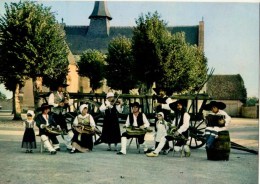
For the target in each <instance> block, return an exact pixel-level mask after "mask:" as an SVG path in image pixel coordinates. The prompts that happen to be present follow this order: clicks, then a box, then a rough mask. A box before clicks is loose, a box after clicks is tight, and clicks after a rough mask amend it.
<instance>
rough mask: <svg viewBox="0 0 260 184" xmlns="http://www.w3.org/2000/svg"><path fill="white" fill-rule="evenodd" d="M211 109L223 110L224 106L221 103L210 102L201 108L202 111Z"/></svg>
mask: <svg viewBox="0 0 260 184" xmlns="http://www.w3.org/2000/svg"><path fill="white" fill-rule="evenodd" d="M212 107H217V108H218V109H221V110H223V109H225V108H226V104H225V103H223V102H217V101H211V102H210V103H208V104H206V105H204V106H203V107H202V108H203V109H204V110H207V111H210V110H211V109H212Z"/></svg>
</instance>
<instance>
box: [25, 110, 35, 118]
mask: <svg viewBox="0 0 260 184" xmlns="http://www.w3.org/2000/svg"><path fill="white" fill-rule="evenodd" d="M26 114H31V115H32V117H34V112H33V111H32V110H28V111H27V113H26Z"/></svg>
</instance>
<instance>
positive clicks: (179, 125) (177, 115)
mask: <svg viewBox="0 0 260 184" xmlns="http://www.w3.org/2000/svg"><path fill="white" fill-rule="evenodd" d="M184 113H185V111H181V112H177V113H176V114H175V126H176V127H177V129H179V128H180V127H181V126H182V125H183V116H184ZM179 119H180V121H179V123H178V120H179ZM188 129H189V128H188ZM188 129H187V130H186V131H185V132H182V135H184V136H185V137H186V138H187V137H188Z"/></svg>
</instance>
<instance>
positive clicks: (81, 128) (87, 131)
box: [72, 123, 101, 135]
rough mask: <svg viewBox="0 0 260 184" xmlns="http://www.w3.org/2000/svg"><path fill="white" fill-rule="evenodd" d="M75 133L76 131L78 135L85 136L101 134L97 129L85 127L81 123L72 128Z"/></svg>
mask: <svg viewBox="0 0 260 184" xmlns="http://www.w3.org/2000/svg"><path fill="white" fill-rule="evenodd" d="M72 127H73V129H74V130H75V131H77V132H78V133H80V134H87V135H95V134H98V135H100V134H101V131H100V130H99V129H98V128H97V127H91V126H90V125H85V124H82V123H79V124H78V125H77V126H75V125H73V126H72Z"/></svg>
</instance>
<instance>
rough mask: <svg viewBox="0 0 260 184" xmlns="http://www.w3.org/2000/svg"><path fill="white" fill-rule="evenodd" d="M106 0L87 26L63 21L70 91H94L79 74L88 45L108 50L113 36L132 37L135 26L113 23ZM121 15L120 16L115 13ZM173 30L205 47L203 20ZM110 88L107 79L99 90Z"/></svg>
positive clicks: (28, 95)
mask: <svg viewBox="0 0 260 184" xmlns="http://www.w3.org/2000/svg"><path fill="white" fill-rule="evenodd" d="M106 3H107V2H106V1H96V2H95V4H94V9H93V11H92V13H91V14H90V16H89V19H90V24H89V25H86V26H70V25H66V24H65V23H62V24H63V26H64V30H65V32H66V41H67V43H68V46H69V48H70V51H71V53H70V54H69V56H68V59H69V61H70V65H69V71H70V72H69V74H68V76H67V81H68V84H69V86H68V87H67V90H68V91H69V92H84V93H89V92H90V91H91V88H90V81H89V79H88V78H85V77H79V76H78V74H77V61H79V59H80V54H81V53H82V52H83V51H85V50H87V49H97V50H100V51H101V52H103V53H106V52H107V46H108V43H109V41H110V40H112V39H113V38H115V37H117V36H119V35H123V36H125V37H127V38H131V37H132V35H133V33H132V31H133V27H120V26H119V27H111V26H110V21H112V20H113V19H112V16H111V15H110V13H109V10H108V8H107V4H106ZM115 18H117V19H119V18H120V17H115ZM167 28H168V30H169V31H170V32H171V33H173V34H174V33H177V32H184V33H185V36H186V41H187V42H188V43H190V44H196V45H198V46H199V47H201V48H202V49H204V21H203V20H202V21H199V24H198V25H192V26H176V27H167ZM43 90H45V91H46V90H48V89H43ZM102 91H105V92H106V91H107V86H106V83H105V81H104V85H103V87H101V88H100V89H98V90H97V92H98V93H99V92H102ZM32 93H33V92H32V82H31V81H30V80H29V81H27V82H26V85H25V87H24V88H23V89H22V94H23V102H24V103H23V104H22V106H23V108H24V109H27V108H30V107H32V106H33V98H32Z"/></svg>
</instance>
